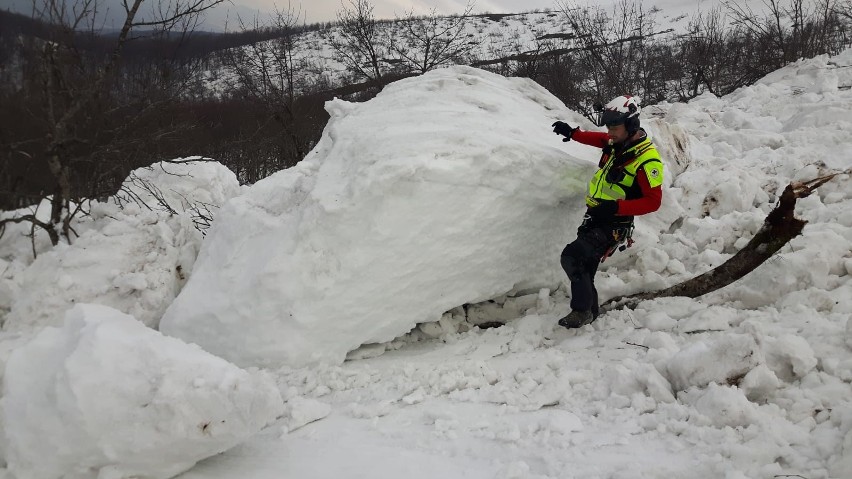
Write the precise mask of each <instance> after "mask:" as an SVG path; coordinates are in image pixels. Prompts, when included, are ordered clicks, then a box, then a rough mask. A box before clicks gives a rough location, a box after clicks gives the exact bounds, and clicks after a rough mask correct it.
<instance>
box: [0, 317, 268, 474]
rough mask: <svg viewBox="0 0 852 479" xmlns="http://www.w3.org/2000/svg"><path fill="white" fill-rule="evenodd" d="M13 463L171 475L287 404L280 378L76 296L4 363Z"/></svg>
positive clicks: (20, 467)
mask: <svg viewBox="0 0 852 479" xmlns="http://www.w3.org/2000/svg"><path fill="white" fill-rule="evenodd" d="M3 389H4V397H3V399H2V418H3V422H4V423H5V431H4V432H5V438H4V439H5V442H6V444H5V446H6V460H7V462H8V467H9V470H10V471H11V472H12V473H13V474H14V475H15V476H16V477H19V478H27V479H53V478H60V477H74V478H78V479H83V478H96V477H97V478H105V477H110V478H113V477H115V478H118V477H140V478H168V477H172V476H174V475H176V474H179V473H180V472H182V471H185V470H186V469H189V468H190V467H192V466H193V465H194V464H195V463H196V462H197V461H199V460H201V459H203V458H206V457H209V456H212V455H215V454H217V453H220V452H222V451H225V450H226V449H229V448H231V447H232V446H234V445H236V444H237V443H239V442H241V441H243V440H245V439H247V438H248V437H249V436H251V435H253V434H255V433H256V432H257V431H259V430H260V429H261V428H262V427H264V426H265V425H266V424H268V423H269V422H271V421H273V420H274V419H275V418H276V417H277V416H279V415H280V414H282V413H283V410H284V404H283V401H282V399H281V396H280V394H279V392H278V389H277V387H276V385H275V383H274V381H273V380H272V379H271V378H269V377H268V376H266V375H263V374H260V373H250V372H248V371H245V370H242V369H239V368H237V367H236V366H234V365H233V364H230V363H228V362H226V361H225V360H223V359H221V358H217V357H215V356H212V355H210V354H208V353H206V352H204V351H202V350H201V349H200V348H198V347H197V346H194V345H187V344H185V343H183V342H181V341H179V340H177V339H175V338H169V337H165V336H163V335H162V334H160V333H158V332H156V331H154V330H151V329H149V328H147V327H145V326H144V325H143V324H142V323H141V322H139V321H137V320H135V319H134V318H133V317H131V316H127V315H125V314H123V313H121V312H119V311H116V310H114V309H112V308H108V307H106V306H98V305H78V306H75V307H74V308H73V309H72V310H70V311H69V312H68V314H67V316H66V320H65V324H64V326H63V327H62V328H52V327H48V328H45V329H44V330H42V331H41V333H40V334H39V335H38V336H36V337H35V339H33V340H32V341H31V342H29V343H28V344H26V345H25V346H22V347H20V348H19V349H16V350H15V351H14V352H13V353H12V355H11V357H10V358H9V361H8V362H7V364H6V374H5V377H4V381H3Z"/></svg>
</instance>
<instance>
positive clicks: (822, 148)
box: [0, 50, 852, 479]
mask: <svg viewBox="0 0 852 479" xmlns="http://www.w3.org/2000/svg"><path fill="white" fill-rule="evenodd" d="M850 86H852V50H850V51H846V52H845V53H843V54H841V55H839V56H836V57H833V58H828V57H819V58H816V59H812V60H803V61H800V62H798V63H796V64H793V65H790V66H788V67H786V68H784V69H782V70H779V71H778V72H775V73H773V74H771V75H769V76H767V77H766V78H764V79H763V80H761V81H760V82H758V83H757V84H755V85H753V86H750V87H746V88H742V89H740V90H738V91H736V92H734V93H733V94H731V95H729V96H727V97H724V98H715V97H713V96H710V95H705V96H702V97H699V98H697V99H695V100H693V101H691V102H690V103H688V104H663V105H657V106H655V107H649V108H646V109H645V110H644V111H643V118H644V120H643V125H645V126H646V128H647V130H648V132H649V134H650V135H651V136H652V137H653V138H654V139H655V141H656V143H657V144H658V146H659V148H660V150H661V153H662V154H663V157H664V161H665V162H666V185H665V193H664V200H663V207H662V208H661V210H660V211H658V212H657V213H654V214H652V215H649V216H647V217H641V218H639V219H638V220H637V230H636V234H635V239H636V241H637V243H636V244H635V245H634V246H633V247H632V248H630V249H629V250H627V251H626V252H623V253H617V254H616V255H615V256H613V257H612V258H610V259H609V260H607V261H606V262H605V263H604V264H603V265H602V267H601V270H600V272H599V274H598V281H597V284H598V289H599V291H600V293H601V295H602V296H603V297H604V298H607V297H613V296H615V295H619V294H624V293H631V292H637V291H645V290H649V289H656V288H661V287H665V286H668V285H671V284H675V283H677V282H680V281H682V280H684V279H686V278H689V277H692V276H694V275H696V274H699V273H702V272H704V271H706V270H708V269H710V268H712V267H714V266H717V265H719V264H721V263H722V262H724V261H725V260H726V259H727V258H729V257H731V256H732V254H733V253H734V252H735V251H736V250H738V249H739V248H740V247H742V246H743V245H744V244H745V243H746V242H747V241H748V239H749V238H750V237H751V236H752V235H753V234H754V233H755V232H756V231H757V230H758V228H759V227H760V226H761V224H762V222H763V219H764V218H765V216H766V214H767V213H768V212H769V211H770V210H771V209H772V207H773V206H774V204H775V202H776V200H777V195H778V194H779V193H780V191H781V190H782V189H783V188H784V187H785V186H786V185H787V184H788V183H790V182H791V181H797V180H808V179H812V178H815V177H818V176H820V175H823V174H827V173H833V172H839V171H848V170H849V168H850V167H852V146H850V140H849V135H848V132H849V131H850V130H852V118H850V115H849V111H852V90H850ZM327 108H328V110H329V112H330V114H331V120H330V121H329V124H328V126H327V127H326V129H325V131H324V134H323V138H322V140H321V141H320V143H319V144H318V145H317V147H316V148H315V149H314V150H313V151H312V152H311V153H310V154H309V155H308V157H307V158H306V159H305V160H304V161H303V162H302V163H300V164H299V165H297V166H296V167H294V168H291V169H289V170H286V171H282V172H279V173H276V174H275V175H273V176H271V177H269V178H267V179H265V180H262V181H260V182H258V183H257V184H255V185H251V186H245V187H241V186H239V185H238V184H237V182H236V179H235V177H234V176H233V174H231V173H230V172H228V171H227V170H226V169H224V168H223V167H221V166H220V165H218V164H216V163H191V164H186V165H172V164H163V165H155V167H154V168H152V169H147V170H140V171H138V172H135V175H136V176H135V178H139V177H140V176H141V177H143V178H146V179H148V180H149V181H151V182H153V184H155V185H158V186H159V190H160V191H163V192H168V201H169V202H170V203H171V204H172V205H173V209H175V210H177V211H178V212H181V211H184V210H186V212H185V213H179V214H176V215H169V214H168V213H167V212H164V211H158V210H157V209H154V210H148V209H147V208H144V207H140V206H137V205H133V204H131V205H129V206H125V207H124V208H121V207H120V206H119V204H126V198H125V199H123V200H122V199H119V198H115V199H113V200H111V201H109V202H104V203H97V204H94V205H93V207H92V211H91V215H90V216H88V217H85V218H82V219H80V220H79V221H78V224H77V225H76V227H75V229H76V231H77V232H78V233H79V234H80V237H79V238H77V239H76V240H75V241H73V244H63V245H60V246H57V247H53V248H51V247H49V242H48V241H47V240H46V238H43V237H40V236H38V237H36V238H35V241H34V242H33V243H31V241H30V239H29V238H27V237H26V236H25V233H27V232H28V228H25V227H23V226H22V225H12V226H10V227H9V228H8V229H7V231H6V233H5V235H4V236H3V237H2V239H0V258H2V263H0V266H2V282H0V308H2V309H0V311H2V313H3V330H2V337H1V338H0V351H2V354H0V357H2V359H3V362H4V363H5V367H4V368H3V369H4V374H3V397H2V415H0V417H2V428H3V435H2V442H0V444H2V447H0V454H2V457H3V458H4V459H5V461H6V463H7V469H5V470H4V471H3V473H4V474H5V475H6V477H11V478H18V479H23V478H28V479H29V478H45V479H47V478H59V477H68V478H95V477H100V478H122V477H151V478H166V477H172V476H174V475H176V474H181V475H180V476H179V477H181V478H183V479H202V478H204V479H208V478H236V477H250V478H259V479H266V478H281V477H299V478H303V477H304V478H307V477H317V478H320V477H365V478H366V477H369V478H377V477H378V478H397V477H413V478H432V477H482V478H494V477H498V478H568V477H582V478H634V477H643V478H646V477H647V478H651V477H697V478H705V477H706V478H718V477H726V478H774V477H778V476H782V477H783V476H801V477H806V478H808V479H817V478H849V477H852V321H850V317H852V187H850V186H852V179H850V175H849V174H848V173H847V174H841V175H839V176H837V177H836V178H834V179H833V180H832V181H830V182H829V183H827V184H825V185H824V186H822V187H820V188H819V189H818V191H817V194H814V195H812V196H810V197H808V198H805V199H802V200H800V201H799V204H798V206H797V215H798V216H799V217H801V218H803V219H805V220H807V221H808V224H807V226H806V227H805V229H804V232H803V234H802V235H801V236H800V237H797V238H796V239H794V240H793V241H792V242H791V243H790V244H789V245H788V246H786V247H785V248H783V249H782V250H781V252H780V253H779V254H778V255H776V256H775V257H774V258H772V259H771V260H770V261H768V262H767V263H766V264H764V265H762V266H761V267H760V268H758V269H757V270H756V271H754V272H753V273H752V274H750V275H748V276H747V277H745V278H743V279H742V280H740V281H738V282H736V283H734V284H733V285H731V286H729V287H727V288H724V289H722V290H720V291H718V292H716V293H712V294H709V295H707V296H705V297H702V298H699V299H687V298H666V299H658V300H654V301H646V302H644V303H641V304H640V305H639V307H638V308H637V309H636V310H633V311H613V312H609V313H607V314H605V315H603V316H602V317H600V318H599V319H598V320H597V321H596V322H595V323H593V324H592V325H590V326H586V327H584V328H582V329H580V330H573V331H568V330H564V329H561V328H559V327H558V326H556V320H557V318H559V317H560V316H562V315H564V314H565V313H566V312H567V311H568V297H567V293H566V290H567V288H566V286H567V285H566V281H565V279H564V278H563V276H562V273H561V272H560V270H559V260H558V254H559V251H560V250H561V248H562V247H563V246H564V245H565V244H566V243H567V242H569V241H571V240H572V239H573V235H574V230H575V228H576V226H577V223H578V221H579V218H580V216H581V214H582V209H583V206H582V205H583V202H582V196H583V193H584V186H585V182H586V181H587V180H588V177H589V176H590V175H591V174H592V172H593V171H594V168H595V164H596V161H597V158H598V151H596V150H595V149H593V148H590V147H586V146H583V145H579V144H576V143H574V142H569V143H562V142H561V141H560V139H559V137H556V136H555V135H553V134H552V133H551V132H550V128H549V126H550V124H551V123H552V122H553V121H555V120H557V119H560V120H563V121H567V122H569V123H571V124H580V125H581V126H583V127H584V128H593V126H592V125H591V124H589V123H588V122H587V121H585V120H584V119H582V118H581V117H580V116H579V115H578V114H576V113H574V112H571V111H568V110H567V109H566V108H565V107H564V106H563V105H562V104H561V103H560V102H559V101H558V100H557V99H555V98H554V97H552V96H551V95H550V94H549V93H548V92H546V91H545V90H544V89H542V88H541V87H540V86H538V85H536V84H535V83H533V82H531V81H529V80H524V79H507V78H503V77H499V76H496V75H493V74H490V73H487V72H484V71H481V70H476V69H473V68H467V67H453V68H449V69H443V70H439V71H434V72H430V73H428V74H426V75H424V76H422V77H418V78H411V79H407V80H404V81H400V82H397V83H395V84H392V85H390V86H388V87H387V88H386V89H385V90H384V91H383V92H382V93H381V94H380V95H379V96H377V97H376V98H375V99H373V100H371V101H369V102H366V103H363V104H351V103H346V102H343V101H338V100H335V101H332V102H329V103H328V105H327ZM166 170H168V171H169V172H171V173H172V174H169V173H167V172H166ZM126 187H127V188H126V190H125V194H126V192H127V191H134V194H133V195H132V196H139V197H143V198H144V197H145V195H146V192H145V191H141V190H138V189H137V190H134V188H138V187H139V182H138V181H134V180H133V179H132V178H130V179H128V183H127V185H126ZM193 202H202V203H203V204H206V205H209V206H210V209H211V210H212V211H213V212H214V220H213V226H212V227H211V228H210V229H209V230H208V231H207V234H206V237H202V235H201V233H199V232H198V231H197V230H196V229H195V228H194V227H193V224H192V220H191V204H192V203H193ZM40 213H41V214H43V212H40ZM8 214H10V213H8V212H7V213H4V215H8ZM33 249H35V250H36V251H38V252H39V255H38V259H36V260H35V261H33V259H32V251H33ZM485 322H501V323H505V325H503V326H501V327H497V328H487V329H480V328H478V327H475V326H474V325H475V324H481V323H485ZM157 329H159V331H158V330H157ZM344 358H346V359H348V360H344ZM237 444H238V445H237ZM235 445H236V446H235ZM223 451H225V452H224V453H222V454H219V453H220V452H223ZM204 458H207V459H204ZM197 461H200V462H197ZM196 462H197V464H196Z"/></svg>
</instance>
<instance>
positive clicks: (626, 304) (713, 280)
mask: <svg viewBox="0 0 852 479" xmlns="http://www.w3.org/2000/svg"><path fill="white" fill-rule="evenodd" d="M849 173H850V171H845V172H838V173H834V174H831V175H826V176H822V177H819V178H815V179H813V180H810V181H805V182H801V183H798V182H794V183H790V184H789V185H787V187H786V188H785V189H784V192H783V193H782V194H781V198H780V200H779V201H778V206H776V207H775V209H773V210H772V211H771V212H770V213H769V215H767V216H766V220H765V221H764V222H763V226H761V228H760V230H759V231H758V232H757V234H755V235H754V237H753V238H752V239H751V241H749V242H748V244H746V245H745V246H744V247H743V249H741V250H740V251H738V252H737V254H735V255H734V256H732V257H731V258H730V259H728V261H725V262H724V263H722V264H721V265H719V266H717V267H716V268H714V269H712V270H710V271H708V272H706V273H704V274H702V275H699V276H696V277H695V278H692V279H690V280H687V281H684V282H683V283H680V284H676V285H674V286H671V287H669V288H666V289H664V290H661V291H655V292H650V293H637V294H633V295H629V296H618V297H616V298H612V299H611V300H609V301H607V303H606V304H605V305H604V306H603V307H602V308H601V309H602V311H611V310H615V309H620V308H629V309H635V308H636V306H637V305H638V304H639V303H640V302H642V301H646V300H649V299H655V298H665V297H674V296H685V297H687V298H697V297H699V296H703V295H705V294H707V293H710V292H713V291H716V290H717V289H721V288H724V287H725V286H727V285H729V284H731V283H733V282H734V281H737V280H738V279H740V278H742V277H743V276H745V275H746V274H748V273H750V272H751V271H754V269H755V268H757V267H758V266H760V265H761V264H763V262H764V261H766V260H767V259H769V258H771V257H772V255H774V254H775V253H776V252H777V251H778V250H780V249H781V248H783V247H784V245H786V244H787V243H788V242H790V240H792V239H793V238H795V237H796V236H798V235H799V234H801V232H802V229H803V228H804V227H805V224H807V221H804V220H801V219H799V218H796V217H795V215H794V214H793V213H794V210H795V208H796V200H798V199H799V198H805V197H807V196H809V195H810V194H811V193H813V192H814V190H816V189H817V188H819V187H820V186H822V185H824V184H825V183H827V182H828V181H831V179H833V178H834V177H835V176H838V175H842V174H849Z"/></svg>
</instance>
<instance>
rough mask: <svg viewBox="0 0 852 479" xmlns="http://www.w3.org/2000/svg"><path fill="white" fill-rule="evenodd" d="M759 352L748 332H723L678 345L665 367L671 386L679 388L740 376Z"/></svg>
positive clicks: (745, 371) (752, 363) (751, 365)
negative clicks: (680, 346)
mask: <svg viewBox="0 0 852 479" xmlns="http://www.w3.org/2000/svg"><path fill="white" fill-rule="evenodd" d="M760 356H761V355H760V352H759V351H758V349H757V343H756V342H755V340H754V338H753V337H752V336H750V335H747V334H726V335H724V336H720V337H719V338H717V339H713V340H710V341H698V342H695V343H692V344H690V345H688V346H687V347H685V348H683V349H681V350H680V352H678V353H677V354H675V355H674V356H673V357H672V358H671V359H670V360H669V362H668V364H667V367H666V370H667V372H668V377H669V381H671V383H672V386H673V387H674V388H675V390H676V391H683V390H686V389H688V388H689V387H690V386H706V385H707V384H709V383H711V382H716V383H720V384H724V383H726V382H728V381H731V380H735V379H737V378H740V377H742V376H744V375H745V374H746V373H747V372H749V371H750V370H751V369H753V368H754V367H755V366H757V365H758V364H759V363H760V362H761V361H760V359H761V358H760Z"/></svg>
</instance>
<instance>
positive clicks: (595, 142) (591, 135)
mask: <svg viewBox="0 0 852 479" xmlns="http://www.w3.org/2000/svg"><path fill="white" fill-rule="evenodd" d="M571 139H572V140H574V141H576V142H577V143H582V144H584V145H589V146H594V147H597V148H603V147H605V146H606V145H608V144H609V135H607V134H606V133H604V132H602V131H583V130H581V129H579V128H578V129H577V130H575V131H574V134H573V135H571Z"/></svg>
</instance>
